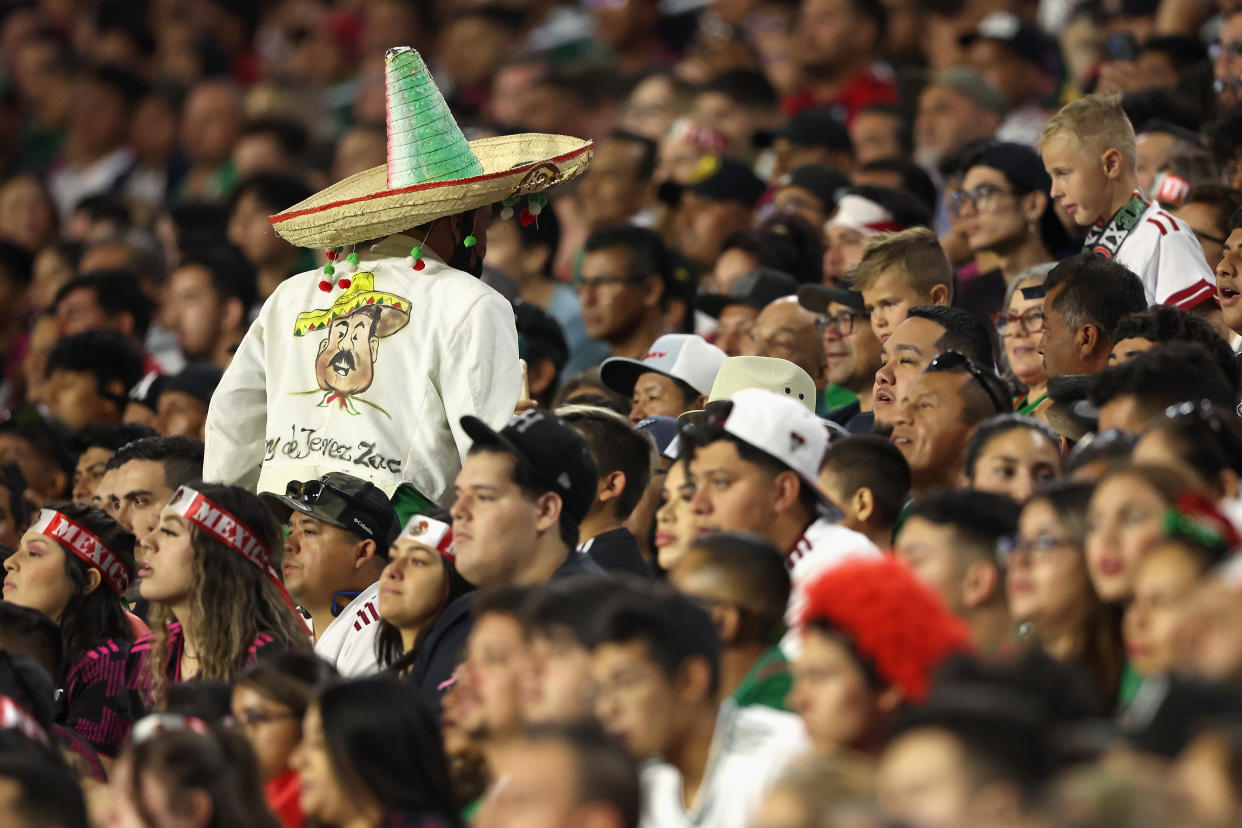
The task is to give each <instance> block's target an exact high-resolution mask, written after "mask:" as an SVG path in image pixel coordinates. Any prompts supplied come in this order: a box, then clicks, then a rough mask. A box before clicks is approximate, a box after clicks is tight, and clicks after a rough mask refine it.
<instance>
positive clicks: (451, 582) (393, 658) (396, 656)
mask: <svg viewBox="0 0 1242 828" xmlns="http://www.w3.org/2000/svg"><path fill="white" fill-rule="evenodd" d="M419 514H420V515H424V516H426V517H429V518H432V519H434V520H438V521H440V522H441V523H448V524H450V525H451V524H452V523H453V516H452V515H450V514H449V513H448V511H447V510H446V509H441V508H440V507H439V506H429V507H428V508H426V509H424V510H423V511H421V512H419ZM393 543H396V541H393ZM437 557H438V558H439V559H440V565H441V566H442V567H443V568H444V580H445V587H446V589H445V597H444V601H443V603H442V604H441V605H440V608H439V609H438V610H437V611H436V616H437V617H439V614H440V613H441V612H443V611H444V608H445V607H447V606H448V605H449V604H451V603H453V601H455V600H457V599H458V598H460V597H461V596H462V595H465V594H466V593H467V592H470V591H471V590H473V589H474V585H473V584H471V583H469V582H468V581H467V580H466V579H465V578H463V577H462V576H461V575H460V574H459V573H458V572H457V564H456V563H454V562H453V559H452V558H450V557H449V556H448V555H438V556H437ZM379 625H380V627H379V632H378V633H377V634H376V636H375V653H376V659H377V660H378V661H379V663H380V665H381V666H382V667H384V668H386V669H387V670H388V671H389V672H390V673H392V674H394V675H400V674H401V673H403V672H405V671H406V670H407V669H409V667H410V665H412V664H413V663H414V658H415V657H416V656H417V655H418V652H419V650H418V645H419V644H420V643H422V642H421V640H420V641H416V642H415V644H414V646H413V647H412V648H411V649H410V650H408V651H407V650H406V649H405V639H404V638H403V637H402V635H401V628H400V627H398V626H397V625H396V624H394V623H392V622H391V621H389V620H388V619H386V618H380V622H379Z"/></svg>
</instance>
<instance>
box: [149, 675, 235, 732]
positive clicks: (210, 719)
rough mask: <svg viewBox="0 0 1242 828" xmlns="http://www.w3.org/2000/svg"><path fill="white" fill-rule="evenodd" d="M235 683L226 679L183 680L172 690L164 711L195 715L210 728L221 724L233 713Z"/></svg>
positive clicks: (165, 698)
mask: <svg viewBox="0 0 1242 828" xmlns="http://www.w3.org/2000/svg"><path fill="white" fill-rule="evenodd" d="M232 703H233V684H232V682H228V681H224V680H222V679H196V680H194V681H183V682H181V683H179V684H174V685H173V686H172V687H169V688H168V695H166V696H165V697H164V708H163V712H165V713H173V714H176V715H178V716H193V717H194V718H196V719H202V720H203V721H204V722H206V723H207V724H210V725H221V724H224V723H225V720H226V719H228V718H229V716H230V714H231V713H232V710H233V704H232Z"/></svg>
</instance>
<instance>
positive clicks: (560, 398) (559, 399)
mask: <svg viewBox="0 0 1242 828" xmlns="http://www.w3.org/2000/svg"><path fill="white" fill-rule="evenodd" d="M584 389H590V390H591V391H592V392H594V393H590V394H586V393H579V392H581V391H583V390H584ZM571 395H573V396H574V397H575V399H573V400H572V401H571V400H569V399H567V398H568V397H570V396H571ZM571 402H572V404H574V405H591V406H595V407H596V408H607V409H608V410H609V411H615V412H617V413H618V414H620V415H622V416H623V417H628V416H629V415H630V409H631V408H632V407H633V406H632V405H631V403H630V400H629V398H627V397H623V396H621V395H620V394H618V393H617V392H616V391H613V390H612V389H611V388H609V387H608V386H606V385H604V381H603V380H602V379H600V375H599V366H598V365H595V366H592V367H591V368H584V369H582V370H581V371H579V372H578V373H576V374H574V375H573V376H571V377H570V378H569V379H567V380H565V382H563V383H562V384H561V387H560V388H559V389H558V390H557V392H556V398H555V400H554V405H553V406H552V407H553V408H554V409H555V408H559V407H561V406H562V405H568V404H571Z"/></svg>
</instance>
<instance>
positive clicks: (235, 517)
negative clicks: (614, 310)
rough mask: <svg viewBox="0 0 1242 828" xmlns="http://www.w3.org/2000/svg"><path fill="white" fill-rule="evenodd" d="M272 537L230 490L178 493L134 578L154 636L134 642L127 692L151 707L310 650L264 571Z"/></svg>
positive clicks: (253, 506)
mask: <svg viewBox="0 0 1242 828" xmlns="http://www.w3.org/2000/svg"><path fill="white" fill-rule="evenodd" d="M279 541H280V534H279V531H278V530H277V528H276V524H275V521H274V520H273V518H272V516H271V513H270V512H269V511H268V510H267V507H266V506H264V505H263V502H262V501H261V500H259V498H258V496H257V495H254V494H252V493H250V492H248V491H246V490H245V489H242V488H240V487H238V486H225V485H221V484H214V483H199V484H197V485H196V486H195V487H193V488H192V487H190V486H182V487H181V488H179V489H178V490H177V492H176V494H174V495H173V498H172V500H170V501H169V503H168V505H167V506H165V507H164V509H163V511H161V512H160V522H159V525H158V526H156V528H155V529H154V531H152V532H151V534H150V535H148V536H147V538H146V545H147V548H148V549H149V551H148V553H147V557H146V559H145V560H144V561H143V564H142V567H141V568H140V569H139V571H138V576H139V577H140V578H142V586H141V593H142V597H143V598H145V599H147V600H148V601H150V602H151V614H150V623H151V629H152V633H151V634H150V635H147V636H144V637H142V638H140V639H138V641H136V642H135V643H134V647H133V649H132V650H131V651H130V657H129V664H128V665H127V683H128V684H129V687H130V689H131V690H132V691H135V692H137V693H138V694H139V695H140V696H141V702H142V703H143V704H145V705H148V706H150V707H154V706H157V705H159V704H161V703H162V702H163V700H164V696H165V693H166V691H167V689H168V686H169V685H170V684H176V683H178V682H181V681H185V680H188V679H191V678H206V679H223V680H229V679H232V678H233V677H234V676H236V675H237V674H238V673H240V672H241V671H242V669H243V668H245V667H246V665H248V664H250V663H251V662H253V661H254V660H255V659H256V658H257V657H258V655H259V654H260V653H261V652H263V651H266V650H269V649H272V648H275V649H291V650H309V649H310V636H309V632H308V630H307V628H306V625H305V624H304V623H303V621H302V618H301V616H300V615H299V614H298V612H297V610H296V609H295V608H294V605H293V601H292V599H291V598H290V597H289V594H288V593H287V592H285V588H284V585H283V584H282V583H281V582H280V578H279V576H278V575H277V574H276V571H275V570H274V569H273V568H272V566H271V564H270V563H269V561H270V559H271V557H272V555H273V552H272V550H275V549H277V544H278V543H279Z"/></svg>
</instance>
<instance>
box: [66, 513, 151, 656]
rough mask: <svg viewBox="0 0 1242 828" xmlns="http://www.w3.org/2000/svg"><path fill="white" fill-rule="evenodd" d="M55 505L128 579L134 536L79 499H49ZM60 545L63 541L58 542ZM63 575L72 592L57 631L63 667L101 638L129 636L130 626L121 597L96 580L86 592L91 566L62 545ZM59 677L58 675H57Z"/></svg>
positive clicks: (127, 638)
mask: <svg viewBox="0 0 1242 828" xmlns="http://www.w3.org/2000/svg"><path fill="white" fill-rule="evenodd" d="M48 508H50V509H55V510H56V511H58V512H60V513H61V514H63V515H64V516H65V517H67V518H69V519H70V520H72V521H74V522H76V523H79V524H81V525H82V527H83V528H85V529H87V530H89V531H90V532H92V533H93V534H94V535H95V536H96V537H98V538H99V539H100V540H101V541H103V543H104V545H105V546H107V547H108V548H109V549H111V550H112V552H113V553H114V554H115V555H116V556H117V558H119V559H120V561H121V563H122V565H124V567H125V574H126V575H127V576H128V577H129V579H130V580H131V581H132V580H133V578H134V573H135V572H136V571H137V566H136V564H135V563H134V536H133V535H132V534H130V533H129V532H127V531H125V529H123V528H122V527H121V524H119V523H117V522H116V521H115V520H113V519H112V518H111V517H110V516H109V515H108V514H107V513H106V512H104V511H103V510H102V509H97V508H95V507H94V506H87V505H85V504H82V503H52V504H48ZM60 545H61V548H62V549H64V544H60ZM64 553H65V577H66V578H67V579H68V580H69V583H70V584H72V585H73V594H72V596H70V598H69V603H68V604H67V605H66V606H65V610H64V612H62V613H61V616H60V631H61V636H62V640H63V641H64V665H65V669H66V670H72V669H73V668H74V666H75V665H76V664H77V663H78V661H80V660H81V659H82V658H83V657H84V656H85V655H86V654H87V653H89V652H90V651H91V650H93V649H95V648H96V647H98V646H99V645H100V644H101V643H103V642H104V641H107V640H108V639H112V640H114V641H118V642H119V641H131V640H133V637H134V633H133V628H132V627H131V626H130V624H129V620H128V619H127V618H126V617H125V610H124V605H123V604H122V603H121V598H120V596H118V595H117V594H116V593H115V592H113V591H112V588H111V587H110V586H109V585H108V583H107V581H106V580H102V579H101V580H100V582H99V584H98V586H96V587H95V589H93V590H91V591H90V592H84V590H85V588H86V576H87V574H88V572H89V571H90V569H91V567H90V565H89V564H88V563H86V562H85V561H83V560H82V559H81V558H79V557H78V556H77V555H75V554H74V553H73V552H71V551H70V550H68V549H64ZM58 678H59V677H58Z"/></svg>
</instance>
